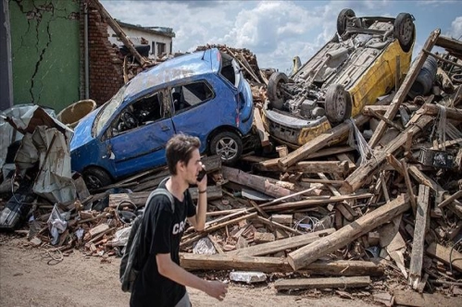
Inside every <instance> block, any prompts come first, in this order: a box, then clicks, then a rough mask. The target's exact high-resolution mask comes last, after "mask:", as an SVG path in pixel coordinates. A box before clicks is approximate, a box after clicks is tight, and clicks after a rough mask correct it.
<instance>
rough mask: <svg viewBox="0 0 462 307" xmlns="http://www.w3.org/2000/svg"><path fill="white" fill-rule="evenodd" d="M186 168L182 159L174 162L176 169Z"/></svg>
mask: <svg viewBox="0 0 462 307" xmlns="http://www.w3.org/2000/svg"><path fill="white" fill-rule="evenodd" d="M185 169H186V163H185V162H184V161H181V160H180V161H178V162H177V163H176V170H177V172H178V171H184V170H185Z"/></svg>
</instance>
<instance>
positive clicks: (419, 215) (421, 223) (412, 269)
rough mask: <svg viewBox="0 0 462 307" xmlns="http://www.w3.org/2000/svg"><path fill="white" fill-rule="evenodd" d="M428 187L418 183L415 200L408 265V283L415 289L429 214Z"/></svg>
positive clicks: (418, 280)
mask: <svg viewBox="0 0 462 307" xmlns="http://www.w3.org/2000/svg"><path fill="white" fill-rule="evenodd" d="M429 200H430V188H429V187H427V186H425V185H423V184H421V185H419V198H418V200H417V206H418V207H417V210H416V221H415V228H414V241H413V242H412V254H411V264H410V266H409V284H410V285H411V286H412V288H413V289H414V290H417V288H418V286H419V282H420V279H421V277H422V266H423V255H424V243H425V234H426V232H427V228H428V226H427V225H428V223H429V218H428V217H429V216H428V202H429Z"/></svg>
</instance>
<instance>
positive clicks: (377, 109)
mask: <svg viewBox="0 0 462 307" xmlns="http://www.w3.org/2000/svg"><path fill="white" fill-rule="evenodd" d="M403 105H405V106H406V110H409V111H410V112H415V111H417V110H418V109H419V108H420V106H417V105H415V104H403ZM388 109H390V106H387V105H374V104H373V105H366V106H364V108H363V110H362V111H361V112H362V114H364V115H366V116H373V115H372V113H371V112H369V111H370V110H373V111H375V112H377V113H386V112H387V111H388Z"/></svg>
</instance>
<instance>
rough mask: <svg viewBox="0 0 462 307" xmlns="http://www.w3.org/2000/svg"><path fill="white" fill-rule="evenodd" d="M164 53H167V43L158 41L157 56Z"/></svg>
mask: <svg viewBox="0 0 462 307" xmlns="http://www.w3.org/2000/svg"><path fill="white" fill-rule="evenodd" d="M163 53H165V44H164V43H157V56H158V57H160V56H162V54H163Z"/></svg>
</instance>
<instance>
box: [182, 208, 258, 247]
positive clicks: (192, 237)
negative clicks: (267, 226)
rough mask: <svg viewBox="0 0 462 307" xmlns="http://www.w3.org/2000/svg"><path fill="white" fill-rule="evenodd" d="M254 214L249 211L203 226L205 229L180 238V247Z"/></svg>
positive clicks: (249, 217) (255, 213)
mask: <svg viewBox="0 0 462 307" xmlns="http://www.w3.org/2000/svg"><path fill="white" fill-rule="evenodd" d="M256 216H257V212H254V213H249V214H247V215H244V216H240V217H237V218H235V219H232V220H229V221H225V222H222V223H219V224H216V225H212V226H210V227H205V229H204V230H202V231H201V232H198V233H192V234H190V235H187V236H184V237H183V238H182V240H181V243H180V247H184V246H188V244H191V243H193V242H194V241H196V240H199V239H200V238H201V237H203V236H205V235H206V234H208V233H211V232H213V231H215V230H218V229H220V228H223V227H225V226H227V225H231V224H234V223H238V222H240V221H242V220H246V219H252V218H254V217H256Z"/></svg>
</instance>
